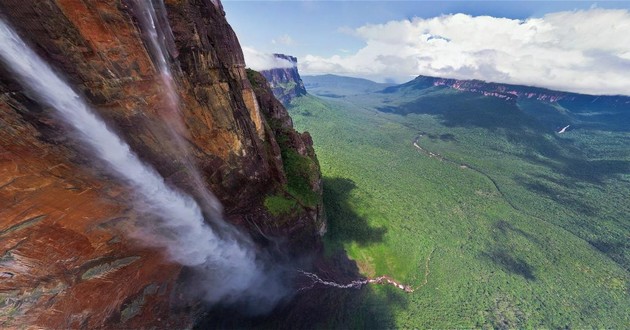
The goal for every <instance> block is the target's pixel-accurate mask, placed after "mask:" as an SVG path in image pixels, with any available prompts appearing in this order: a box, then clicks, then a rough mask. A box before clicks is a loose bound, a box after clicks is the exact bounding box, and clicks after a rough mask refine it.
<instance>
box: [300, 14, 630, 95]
mask: <svg viewBox="0 0 630 330" xmlns="http://www.w3.org/2000/svg"><path fill="white" fill-rule="evenodd" d="M352 34H353V35H355V36H357V37H359V38H361V39H363V40H364V41H365V46H364V47H363V48H361V49H360V50H358V51H357V52H356V53H354V54H344V55H342V56H340V55H335V56H332V57H321V56H316V55H307V56H306V57H305V58H303V59H301V65H300V71H301V72H302V73H306V74H319V73H337V74H346V75H353V76H363V77H369V78H372V79H378V80H384V79H386V78H395V79H397V80H398V81H406V80H409V76H410V75H411V76H415V75H420V74H422V75H432V76H440V77H448V78H458V79H481V80H486V81H493V82H503V83H513V84H523V85H533V86H541V87H547V88H552V89H559V90H568V91H574V92H581V93H590V94H626V95H630V12H628V11H627V10H606V9H598V8H593V9H589V10H581V11H567V12H558V13H551V14H547V15H545V16H543V17H542V18H530V19H527V20H517V19H508V18H496V17H490V16H477V17H473V16H469V15H465V14H454V15H444V16H440V17H435V18H429V19H421V18H414V19H413V20H411V21H409V20H403V21H391V22H388V23H386V24H378V25H365V26H362V27H359V28H357V29H355V30H353V31H352Z"/></svg>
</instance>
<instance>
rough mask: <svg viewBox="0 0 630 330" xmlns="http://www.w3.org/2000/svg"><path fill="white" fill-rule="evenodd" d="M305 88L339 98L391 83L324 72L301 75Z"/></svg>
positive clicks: (370, 91)
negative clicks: (323, 73)
mask: <svg viewBox="0 0 630 330" xmlns="http://www.w3.org/2000/svg"><path fill="white" fill-rule="evenodd" d="M302 79H303V81H304V85H305V86H306V89H307V90H308V91H309V92H311V93H313V94H315V95H318V96H323V97H332V98H341V97H345V96H349V95H356V94H365V93H373V92H377V91H381V90H383V89H384V88H387V87H390V86H392V85H393V84H387V83H377V82H374V81H372V80H368V79H363V78H354V77H345V76H338V75H334V74H325V75H317V76H303V77H302Z"/></svg>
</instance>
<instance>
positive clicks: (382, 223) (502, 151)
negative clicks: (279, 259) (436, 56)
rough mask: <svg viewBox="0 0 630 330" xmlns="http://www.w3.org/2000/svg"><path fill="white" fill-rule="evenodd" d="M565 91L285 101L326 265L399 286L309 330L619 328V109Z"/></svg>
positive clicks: (623, 145) (355, 297) (622, 178)
mask: <svg viewBox="0 0 630 330" xmlns="http://www.w3.org/2000/svg"><path fill="white" fill-rule="evenodd" d="M422 80H426V79H422ZM305 81H307V80H306V79H305ZM307 86H308V83H307ZM333 86H334V85H333ZM520 87H521V88H522V89H524V90H527V89H528V87H525V86H520ZM307 88H308V87H307ZM320 88H322V89H324V88H326V86H325V85H323V86H320ZM546 92H549V91H546ZM352 93H357V94H359V93H361V91H360V89H357V90H355V91H350V90H349V91H348V92H347V95H351V94H352ZM557 93H560V94H562V95H566V94H565V93H561V92H557ZM571 96H572V97H573V96H575V99H572V100H566V99H564V100H559V99H554V100H549V99H541V100H538V98H533V99H532V98H524V99H520V98H518V97H514V98H504V97H496V96H493V95H484V93H483V92H479V91H472V90H459V89H456V88H451V87H449V86H444V85H440V86H436V85H434V84H433V83H430V84H425V85H422V84H417V81H413V82H410V83H408V84H404V85H402V86H397V87H392V88H390V89H387V90H386V91H385V92H376V93H363V94H359V95H356V96H353V97H349V96H346V97H344V98H342V99H331V98H327V99H321V98H317V97H314V96H308V97H303V98H299V99H296V100H295V101H293V102H292V103H291V106H290V108H289V112H290V113H291V115H292V117H293V118H294V123H295V125H296V127H297V128H298V130H307V131H309V132H310V133H311V135H312V137H313V141H314V146H315V150H316V152H317V154H318V159H319V161H320V164H321V168H322V173H323V176H324V203H325V208H326V212H327V214H328V215H329V227H328V233H327V235H326V237H325V242H326V244H325V246H326V251H327V253H328V255H329V256H331V257H333V256H335V255H337V253H339V251H344V250H345V251H346V252H347V253H348V255H349V257H350V258H351V259H353V260H354V261H356V264H357V266H358V269H359V270H360V272H361V273H362V274H364V275H365V276H368V277H376V276H381V275H388V276H391V277H392V278H395V279H396V280H397V281H399V282H402V283H405V284H408V285H411V286H412V287H414V288H415V291H414V292H413V293H410V294H409V293H404V292H402V291H397V290H395V289H393V288H389V287H381V286H374V287H371V288H369V289H364V290H362V291H361V292H360V293H356V294H352V293H347V294H346V295H344V296H343V297H338V298H337V301H338V302H339V304H341V303H345V304H348V305H350V306H352V307H351V308H349V309H350V310H348V308H347V307H346V308H340V307H337V308H335V309H334V310H330V309H328V310H321V313H322V314H323V313H328V314H326V315H327V318H326V320H325V321H322V322H327V323H323V324H325V326H324V327H335V326H340V325H342V324H343V325H344V326H350V327H353V326H354V327H365V326H367V325H370V326H373V327H380V328H392V327H397V328H410V327H419V328H473V327H475V328H476V327H479V328H527V327H533V328H537V327H545V328H565V327H568V328H585V327H586V328H590V327H604V328H623V327H625V324H627V323H628V321H629V320H630V313H629V312H628V309H627V306H628V305H630V295H628V288H629V283H630V282H629V281H630V271H629V270H630V254H629V253H628V251H629V250H630V246H629V245H628V233H629V231H628V222H627V221H628V216H629V215H630V209H629V205H628V203H627V202H626V201H627V200H629V199H630V189H629V188H628V187H629V185H628V183H629V182H630V176H629V175H630V153H629V152H628V148H627V146H628V144H629V143H630V132H629V131H628V127H630V126H628V125H625V120H626V118H627V117H625V116H626V115H627V108H626V106H625V104H626V103H625V100H627V98H623V97H614V98H615V99H614V102H613V101H610V100H611V99H606V98H603V100H602V103H598V102H599V101H598V99H597V97H590V96H587V95H571ZM601 99H602V98H600V99H599V100H601ZM580 100H590V102H592V103H590V104H588V103H587V102H585V101H581V102H577V101H580ZM593 100H595V101H594V102H593ZM549 101H551V102H549ZM568 101H571V102H568ZM610 102H613V103H612V104H621V105H619V106H618V107H615V106H610V104H611V103H610ZM569 124H570V125H571V126H570V127H569V129H567V130H565V131H564V132H563V133H558V132H559V131H560V128H562V127H564V126H566V125H569ZM319 290H325V289H323V288H320V289H319ZM329 290H330V291H332V290H335V289H329ZM335 292H337V294H339V292H341V291H340V290H336V291H335ZM331 295H332V294H331ZM348 305H343V306H348ZM338 306H342V305H338ZM313 308H314V310H316V311H320V310H319V309H317V308H315V307H313ZM297 314H298V311H295V315H293V316H294V318H296V319H300V318H299V316H298V315H297ZM310 321H311V322H314V321H313V320H312V319H311V320H310ZM303 324H304V325H308V324H309V323H308V322H304V323H303Z"/></svg>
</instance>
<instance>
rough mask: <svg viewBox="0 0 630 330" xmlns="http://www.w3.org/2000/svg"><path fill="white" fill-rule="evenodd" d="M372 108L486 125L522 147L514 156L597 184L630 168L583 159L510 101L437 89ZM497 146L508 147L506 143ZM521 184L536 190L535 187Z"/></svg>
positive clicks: (458, 124)
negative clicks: (407, 100)
mask: <svg viewBox="0 0 630 330" xmlns="http://www.w3.org/2000/svg"><path fill="white" fill-rule="evenodd" d="M377 110H379V111H382V112H387V113H394V114H399V115H403V116H404V115H407V114H411V113H416V114H429V115H434V116H437V117H438V118H439V119H440V120H441V121H442V124H443V125H444V126H447V127H464V128H483V129H486V130H488V131H490V132H492V134H495V135H497V137H502V138H503V139H505V141H506V142H508V144H509V145H515V146H519V147H520V148H521V149H523V148H524V149H525V150H527V152H526V153H516V154H513V155H514V156H516V157H519V158H521V159H523V160H524V161H527V162H529V163H533V164H537V165H543V166H546V167H549V168H550V169H552V170H553V171H554V172H556V173H560V174H562V175H564V176H566V177H567V178H570V179H571V180H575V181H584V182H588V183H592V184H598V185H602V184H603V183H604V181H605V180H606V179H608V178H611V177H614V176H617V175H618V174H621V173H628V172H630V162H628V161H624V160H614V159H598V160H591V159H588V157H586V156H585V155H584V152H583V151H582V150H580V149H579V148H577V147H576V146H575V145H574V144H573V143H571V141H570V140H568V139H566V138H560V137H559V136H558V135H557V134H555V132H554V129H555V128H554V126H555V125H553V124H550V123H548V122H546V121H545V118H544V117H540V116H534V115H532V113H531V112H526V111H524V110H523V109H521V108H520V107H519V106H518V105H517V103H516V102H515V101H507V100H503V99H499V98H495V97H485V96H481V95H478V94H474V93H468V92H458V93H447V94H444V93H442V94H439V93H438V94H435V95H426V96H423V97H420V98H418V99H416V100H414V101H411V102H407V103H403V104H400V105H395V106H390V105H388V106H383V107H379V108H377ZM616 122H617V121H610V122H609V123H608V124H609V125H608V126H607V127H609V128H610V130H614V125H613V124H615V123H616ZM602 125H603V124H602ZM585 127H587V126H584V127H582V128H585ZM497 151H499V152H505V153H509V152H510V151H509V150H508V149H506V150H497ZM527 188H528V189H530V188H531V189H530V190H533V191H535V192H536V189H537V188H538V187H535V186H534V187H527Z"/></svg>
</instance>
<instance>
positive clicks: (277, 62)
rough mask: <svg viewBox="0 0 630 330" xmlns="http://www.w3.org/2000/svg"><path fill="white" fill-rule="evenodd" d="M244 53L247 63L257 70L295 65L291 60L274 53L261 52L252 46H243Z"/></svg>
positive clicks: (249, 66)
mask: <svg viewBox="0 0 630 330" xmlns="http://www.w3.org/2000/svg"><path fill="white" fill-rule="evenodd" d="M243 55H245V65H246V66H247V67H248V68H251V69H254V70H257V71H261V70H270V69H278V68H292V67H293V63H291V61H289V60H285V59H282V58H277V57H275V56H273V54H268V53H263V52H259V51H257V50H255V49H254V48H250V47H243Z"/></svg>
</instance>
